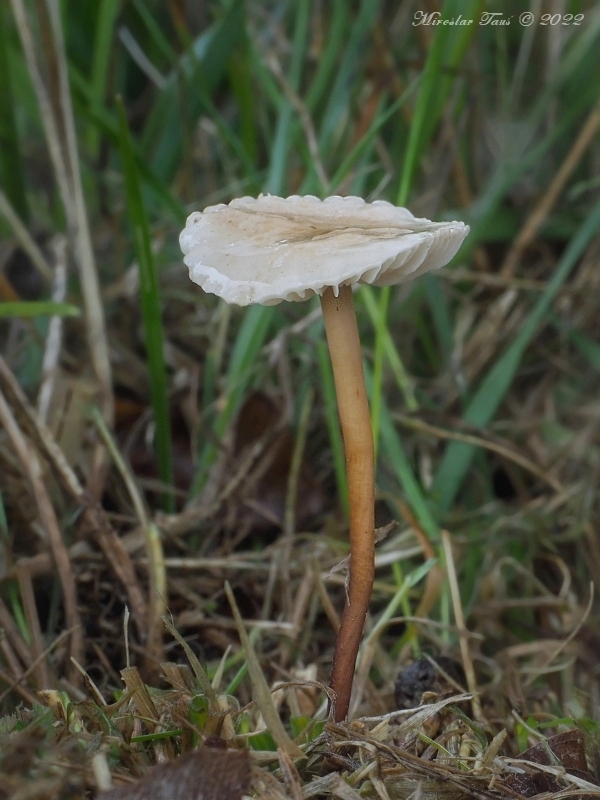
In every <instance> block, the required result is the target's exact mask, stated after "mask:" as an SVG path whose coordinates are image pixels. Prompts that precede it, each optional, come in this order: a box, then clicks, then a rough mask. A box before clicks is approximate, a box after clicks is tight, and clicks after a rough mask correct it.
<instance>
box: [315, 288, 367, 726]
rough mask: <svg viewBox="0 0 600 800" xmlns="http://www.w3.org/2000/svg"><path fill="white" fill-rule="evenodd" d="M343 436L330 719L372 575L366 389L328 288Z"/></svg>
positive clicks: (342, 692) (348, 328)
mask: <svg viewBox="0 0 600 800" xmlns="http://www.w3.org/2000/svg"><path fill="white" fill-rule="evenodd" d="M321 307H322V309H323V319H324V321H325V331H326V333H327V343H328V345H329V354H330V356H331V364H332V367H333V377H334V380H335V391H336V394H337V403H338V411H339V415H340V422H341V425H342V434H343V437H344V450H345V454H346V472H347V475H348V494H349V500H350V575H349V580H348V586H347V598H346V604H345V606H344V611H343V613H342V622H341V625H340V629H339V632H338V638H337V642H336V645H335V653H334V656H333V668H332V671H331V688H332V689H333V690H334V691H335V692H336V697H337V700H336V706H335V720H336V722H340V721H341V720H343V719H345V718H346V716H347V714H348V706H349V704H350V693H351V691H352V681H353V679H354V668H355V665H356V656H357V653H358V647H359V645H360V640H361V636H362V630H363V626H364V623H365V617H366V615H367V610H368V608H369V601H370V599H371V591H372V589H373V578H374V573H375V566H374V561H375V518H374V502H375V487H374V485H375V467H374V453H373V435H372V432H371V415H370V413H369V403H368V400H367V392H366V388H365V377H364V373H363V366H362V357H361V350H360V339H359V337H358V326H357V324H356V314H355V312H354V301H353V299H352V289H351V288H350V287H349V286H342V287H340V291H339V296H338V297H336V296H335V295H334V293H333V289H327V290H326V291H325V293H324V294H323V296H322V298H321Z"/></svg>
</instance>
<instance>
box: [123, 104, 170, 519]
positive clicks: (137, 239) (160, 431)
mask: <svg viewBox="0 0 600 800" xmlns="http://www.w3.org/2000/svg"><path fill="white" fill-rule="evenodd" d="M117 105H118V112H119V123H120V139H121V142H120V144H121V159H122V163H123V176H124V179H125V194H126V199H127V213H128V215H129V221H130V224H131V227H132V229H133V243H134V248H135V255H136V259H137V262H138V268H139V275H140V302H141V310H142V321H143V324H144V333H145V338H146V352H147V355H148V368H149V371H150V394H151V398H152V410H153V413H154V424H155V430H156V433H155V436H156V455H157V459H158V474H159V476H160V479H161V481H163V483H166V484H168V485H169V486H170V485H172V484H173V455H172V450H171V421H170V418H169V398H168V395H167V377H166V372H165V361H164V355H163V327H162V317H161V302H160V294H159V288H158V276H157V272H156V263H155V261H154V256H153V253H152V245H151V241H150V227H149V225H148V218H147V216H146V209H145V208H144V204H143V202H142V194H141V191H140V183H139V177H138V172H137V169H136V164H135V156H134V153H133V148H132V146H131V138H130V134H129V128H128V125H127V118H126V116H125V108H124V106H123V103H122V101H120V100H119V101H118V104H117ZM163 507H164V508H165V510H166V511H174V510H175V502H174V498H173V495H172V494H170V493H168V492H167V493H165V494H164V495H163Z"/></svg>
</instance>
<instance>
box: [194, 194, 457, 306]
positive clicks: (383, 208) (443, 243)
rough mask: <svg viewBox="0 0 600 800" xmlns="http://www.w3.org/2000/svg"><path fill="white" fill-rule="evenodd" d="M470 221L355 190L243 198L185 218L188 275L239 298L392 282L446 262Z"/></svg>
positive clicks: (285, 296)
mask: <svg viewBox="0 0 600 800" xmlns="http://www.w3.org/2000/svg"><path fill="white" fill-rule="evenodd" d="M468 232H469V227H468V226H467V225H465V224H464V223H462V222H430V221H429V220H427V219H418V218H417V217H414V216H413V215H412V214H411V213H410V211H408V210H407V209H405V208H398V207H396V206H393V205H392V204H391V203H387V202H385V201H383V200H377V201H375V202H374V203H366V202H365V201H364V200H363V199H362V198H360V197H328V198H327V199H326V200H319V198H317V197H312V196H310V195H309V196H306V197H298V196H293V197H287V198H282V197H273V196H272V195H260V197H258V198H257V199H255V198H252V197H242V198H240V199H239V200H232V201H231V203H229V205H223V204H221V205H218V206H209V207H208V208H205V209H204V211H202V212H196V213H194V214H191V215H190V216H189V217H188V220H187V223H186V226H185V229H184V230H183V231H182V233H181V236H180V237H179V243H180V245H181V249H182V250H183V253H184V255H185V258H184V261H185V263H186V264H187V266H188V267H189V270H190V278H191V279H192V280H193V281H194V282H195V283H198V284H200V286H201V287H202V288H203V289H204V291H205V292H211V293H212V294H217V295H219V297H222V298H223V299H224V300H226V301H227V302H228V303H237V304H238V305H241V306H246V305H249V304H250V303H262V304H263V305H275V304H276V303H280V302H281V301H282V300H307V299H308V298H309V297H312V295H313V294H318V295H321V294H323V292H324V291H325V289H327V288H328V287H329V286H331V287H333V289H334V292H335V293H336V294H337V293H338V291H339V287H340V286H343V285H348V284H354V283H370V284H373V285H374V286H389V285H392V284H396V283H402V282H403V281H407V280H410V279H411V278H414V277H415V276H417V275H420V274H421V273H422V272H428V271H429V270H432V269H437V268H438V267H442V266H443V265H444V264H447V263H448V261H450V259H451V258H452V257H453V256H454V255H455V254H456V252H457V250H458V248H459V247H460V245H461V243H462V241H463V239H464V238H465V236H466V235H467V233H468Z"/></svg>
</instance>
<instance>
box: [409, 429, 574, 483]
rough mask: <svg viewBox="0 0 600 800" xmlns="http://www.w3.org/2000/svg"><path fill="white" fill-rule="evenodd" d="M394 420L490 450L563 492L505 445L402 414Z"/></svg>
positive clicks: (438, 435) (557, 481)
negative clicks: (445, 428) (448, 429)
mask: <svg viewBox="0 0 600 800" xmlns="http://www.w3.org/2000/svg"><path fill="white" fill-rule="evenodd" d="M394 419H396V420H398V422H400V424H402V425H406V427H407V428H413V429H414V430H418V431H423V433H431V434H432V435H433V436H436V437H437V438H438V439H454V440H455V441H457V442H464V443H465V444H474V445H475V446H476V447H483V448H484V449H485V450H490V451H491V452H492V453H498V455H500V456H503V457H504V458H506V459H507V460H508V461H512V462H514V463H515V464H518V465H519V466H520V467H523V469H525V470H527V471H528V472H531V473H532V474H533V475H535V476H536V477H538V478H541V480H543V481H544V482H545V483H547V484H548V485H549V486H551V487H552V488H553V489H554V491H555V492H559V493H560V492H563V491H564V486H563V485H562V483H561V482H560V481H559V480H558V478H555V477H554V476H553V475H549V474H548V473H547V472H546V471H545V470H543V469H541V468H540V467H538V466H537V464H534V463H533V461H530V460H529V459H528V458H526V457H525V456H522V455H521V454H520V453H518V452H517V451H516V450H513V449H512V448H511V447H507V446H506V445H502V444H498V443H497V442H490V441H489V439H484V438H483V437H482V436H473V435H472V434H469V433H457V432H456V431H447V430H444V428H438V427H437V426H436V425H429V424H428V423H427V422H423V420H420V419H416V418H414V417H407V416H405V415H404V414H394Z"/></svg>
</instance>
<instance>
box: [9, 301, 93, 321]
mask: <svg viewBox="0 0 600 800" xmlns="http://www.w3.org/2000/svg"><path fill="white" fill-rule="evenodd" d="M80 315H81V311H80V309H79V308H78V307H77V306H74V305H72V304H71V303H53V302H52V301H51V300H27V301H25V300H23V301H22V302H20V301H16V302H14V303H13V302H10V303H0V317H79V316H80Z"/></svg>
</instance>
